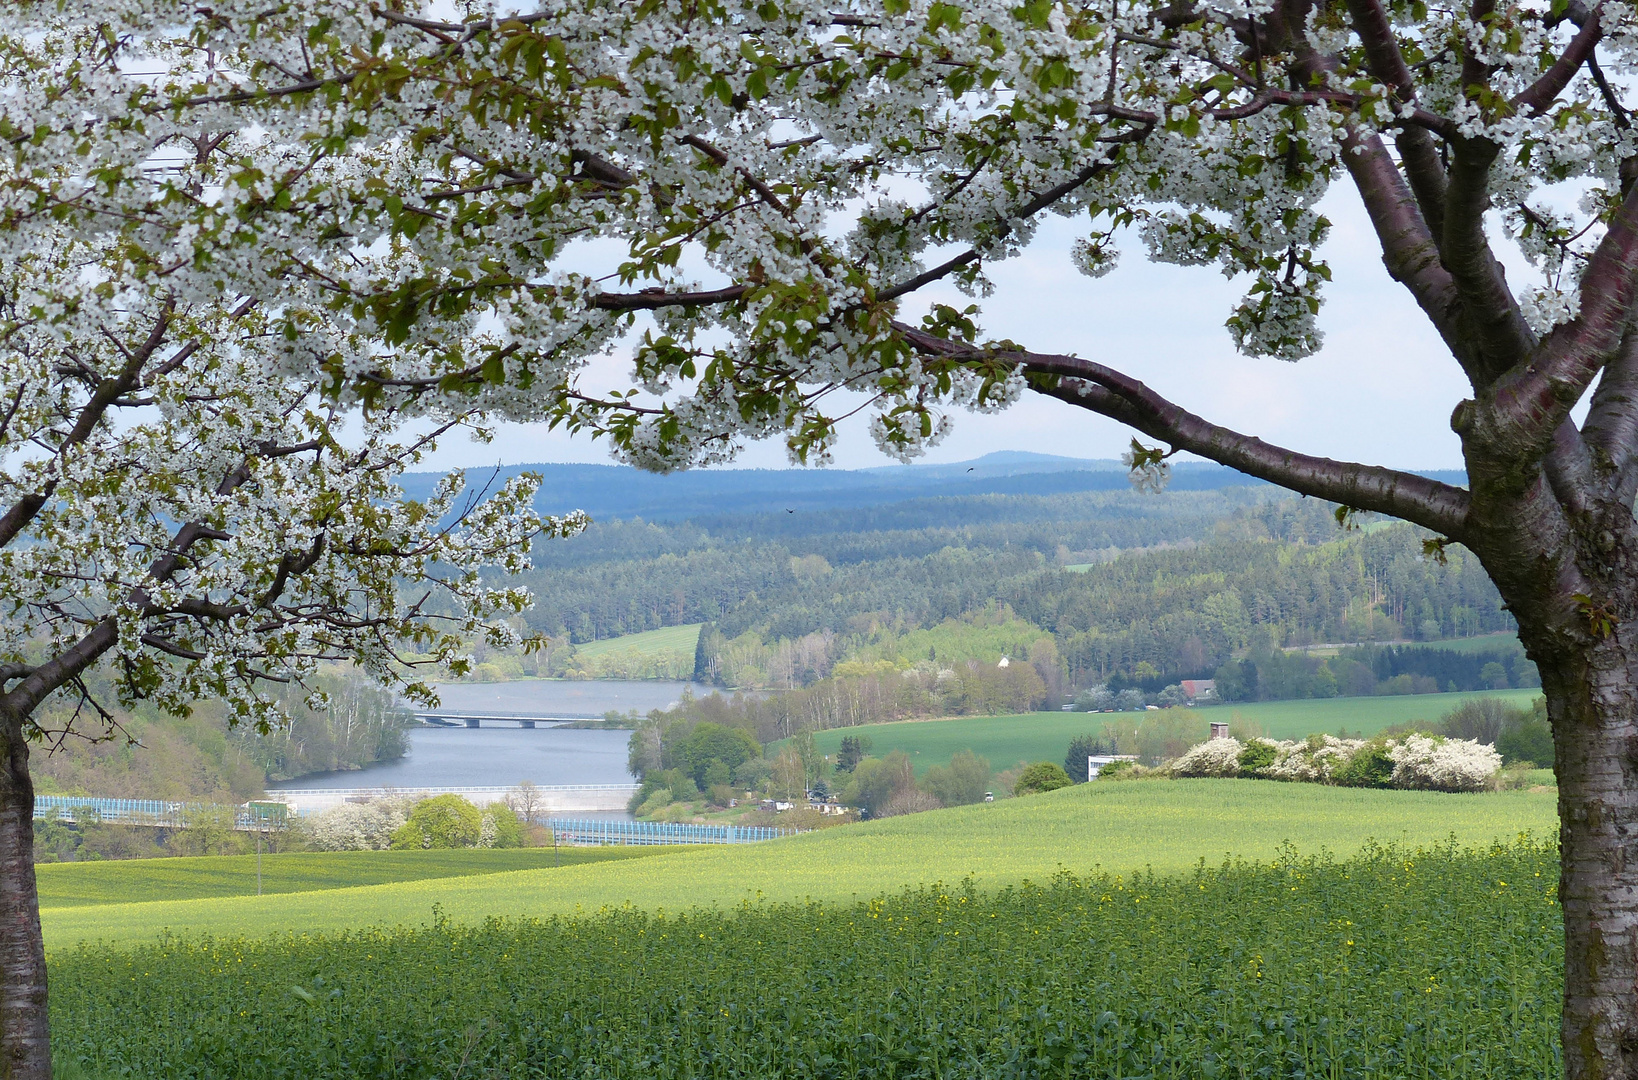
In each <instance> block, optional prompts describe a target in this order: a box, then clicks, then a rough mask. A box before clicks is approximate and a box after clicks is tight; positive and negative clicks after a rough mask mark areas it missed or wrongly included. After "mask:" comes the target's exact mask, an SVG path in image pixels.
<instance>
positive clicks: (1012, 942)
mask: <svg viewBox="0 0 1638 1080" xmlns="http://www.w3.org/2000/svg"><path fill="white" fill-rule="evenodd" d="M1555 880H1556V861H1555V855H1554V852H1553V850H1552V849H1551V847H1550V846H1548V845H1546V844H1539V843H1534V842H1531V841H1528V840H1520V841H1518V842H1516V843H1513V844H1511V845H1498V846H1495V847H1492V848H1489V849H1485V850H1457V849H1456V848H1455V847H1454V846H1449V847H1445V848H1443V849H1439V850H1433V851H1419V852H1417V853H1415V854H1409V853H1407V852H1406V851H1404V850H1402V849H1394V848H1379V847H1372V848H1368V849H1367V850H1366V851H1364V852H1363V853H1362V854H1360V855H1359V856H1357V857H1355V858H1353V859H1350V860H1347V861H1342V862H1336V861H1331V860H1329V859H1326V858H1298V857H1297V855H1296V854H1295V852H1293V851H1289V850H1288V851H1286V852H1284V853H1283V854H1282V855H1281V856H1280V857H1279V858H1278V859H1277V860H1275V861H1274V862H1272V863H1267V864H1251V863H1229V864H1225V865H1223V866H1221V867H1218V868H1215V869H1208V868H1206V867H1201V868H1200V869H1198V870H1197V871H1196V872H1194V873H1193V874H1189V875H1185V876H1181V877H1169V878H1168V877H1156V876H1150V875H1140V876H1137V877H1129V878H1125V879H1122V878H1118V877H1111V876H1098V875H1094V876H1086V877H1075V876H1071V875H1069V874H1068V873H1060V874H1059V875H1057V876H1056V877H1054V878H1053V879H1051V880H1050V881H1047V882H1043V883H1038V884H1025V885H1023V886H1019V887H1014V888H1009V889H1005V890H1001V891H999V892H993V893H987V892H981V891H978V890H975V889H973V888H971V887H970V886H965V885H958V886H951V887H941V886H933V887H927V888H921V889H916V890H906V891H904V892H901V893H899V894H896V895H892V896H888V897H885V898H880V899H876V900H871V901H866V902H859V903H855V904H845V905H823V904H817V903H812V904H805V905H804V904H772V903H746V904H744V905H742V906H741V907H740V908H738V909H737V910H732V911H727V912H722V911H705V912H695V913H690V914H683V915H671V916H668V915H658V914H650V913H644V912H641V911H638V910H635V909H629V908H628V909H623V910H605V911H604V912H602V913H599V914H596V915H589V916H578V917H565V918H553V919H547V920H544V921H517V922H513V921H501V920H493V921H490V922H488V923H486V924H484V925H481V926H462V925H458V924H456V923H453V922H450V921H448V920H444V919H441V918H440V919H438V920H436V921H434V922H433V923H432V924H430V925H426V926H423V927H420V928H417V929H400V930H396V931H364V932H356V933H351V934H343V935H338V936H334V937H325V936H302V937H295V936H292V937H287V938H283V939H273V940H264V941H260V942H227V941H219V940H218V941H211V940H200V941H193V942H189V941H183V940H176V939H171V940H166V941H163V942H161V943H159V944H156V945H150V946H144V947H140V948H137V949H134V950H132V949H126V950H113V949H100V948H83V947H82V948H80V949H78V950H71V951H64V952H60V953H58V954H56V955H55V956H54V958H53V962H52V972H51V975H52V995H53V999H52V1000H53V1004H52V1016H53V1023H54V1025H55V1030H56V1037H57V1040H58V1046H59V1048H60V1052H62V1053H63V1054H64V1055H65V1056H67V1057H68V1058H71V1059H74V1060H76V1061H77V1062H78V1063H80V1064H81V1065H83V1066H84V1067H85V1068H86V1069H87V1070H88V1071H89V1072H90V1073H91V1074H93V1075H136V1076H143V1077H151V1078H154V1080H160V1078H171V1077H174V1078H189V1080H192V1078H207V1077H221V1076H233V1077H236V1078H238V1080H263V1078H267V1080H272V1078H296V1077H304V1078H305V1077H321V1076H335V1077H340V1076H348V1077H365V1078H388V1077H391V1078H427V1080H431V1078H433V1077H439V1078H448V1077H452V1076H460V1077H462V1078H463V1080H476V1078H486V1077H487V1078H501V1077H522V1076H531V1077H533V1076H550V1077H586V1078H592V1077H599V1078H603V1077H607V1078H615V1077H631V1078H633V1080H635V1078H639V1077H641V1078H644V1080H648V1078H660V1080H670V1078H678V1080H681V1078H689V1080H695V1078H697V1080H707V1078H724V1080H726V1078H747V1080H748V1078H752V1077H755V1078H759V1080H775V1078H783V1077H804V1078H832V1077H834V1078H842V1077H860V1078H882V1080H888V1078H895V1080H897V1078H905V1077H941V1078H966V1077H971V1078H975V1080H976V1078H979V1077H983V1078H986V1080H989V1078H1007V1077H1020V1078H1023V1077H1030V1078H1033V1077H1041V1078H1047V1077H1069V1076H1100V1077H1102V1076H1108V1077H1154V1078H1160V1077H1179V1078H1181V1077H1207V1078H1210V1077H1219V1076H1225V1077H1226V1076H1235V1077H1253V1076H1254V1077H1299V1076H1300V1077H1320V1076H1324V1077H1351V1078H1379V1077H1380V1078H1388V1077H1395V1078H1399V1077H1412V1076H1414V1077H1423V1076H1437V1077H1458V1076H1461V1077H1498V1078H1499V1077H1518V1076H1546V1075H1556V1074H1557V1072H1558V1064H1557V1062H1558V1058H1557V1016H1558V1006H1557V999H1558V995H1559V992H1560V981H1559V974H1558V972H1559V969H1560V963H1561V959H1562V951H1561V945H1560V940H1561V936H1560V927H1561V924H1560V918H1559V910H1558V908H1557V906H1556V903H1555V901H1554V893H1553V887H1552V886H1553V882H1554V881H1555ZM110 1016H118V1017H119V1018H120V1022H119V1023H118V1024H110V1023H108V1022H107V1018H108V1017H110Z"/></svg>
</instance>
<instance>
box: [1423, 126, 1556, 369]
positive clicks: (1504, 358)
mask: <svg viewBox="0 0 1638 1080" xmlns="http://www.w3.org/2000/svg"><path fill="white" fill-rule="evenodd" d="M1499 151H1500V147H1498V146H1497V145H1496V144H1495V143H1493V142H1490V141H1488V140H1485V139H1458V140H1456V141H1455V142H1453V143H1452V144H1451V161H1450V185H1449V187H1448V188H1447V189H1446V193H1445V229H1444V234H1443V235H1442V236H1441V238H1440V242H1439V252H1440V255H1441V256H1442V257H1443V260H1444V265H1445V268H1446V269H1447V270H1449V271H1450V276H1451V279H1452V280H1453V281H1454V282H1455V283H1456V292H1457V295H1458V296H1459V297H1460V298H1461V306H1460V310H1459V313H1458V318H1459V319H1460V321H1461V323H1462V324H1463V325H1464V326H1465V327H1466V329H1467V333H1468V335H1469V336H1470V337H1471V339H1472V340H1473V341H1474V343H1475V344H1476V345H1477V347H1478V352H1477V355H1476V356H1474V357H1473V362H1472V368H1471V369H1470V370H1469V372H1468V375H1469V377H1470V378H1471V379H1472V380H1473V385H1474V387H1475V388H1481V387H1484V386H1487V385H1489V384H1490V383H1491V382H1493V381H1495V380H1496V379H1497V378H1499V377H1500V376H1501V375H1502V374H1503V373H1504V372H1506V371H1508V370H1509V369H1510V368H1512V367H1514V366H1515V365H1517V364H1518V363H1520V362H1521V361H1523V360H1524V359H1525V358H1527V357H1528V356H1529V355H1530V353H1531V352H1532V351H1533V350H1534V349H1535V346H1536V336H1535V334H1534V333H1533V332H1532V331H1531V330H1530V325H1529V324H1528V323H1526V322H1525V321H1524V315H1523V314H1522V313H1521V312H1520V311H1519V305H1518V301H1517V300H1515V299H1514V298H1513V292H1512V290H1511V289H1509V288H1508V287H1507V275H1506V272H1505V271H1504V270H1503V269H1502V266H1501V263H1499V262H1497V261H1496V256H1495V253H1494V252H1493V251H1491V249H1490V241H1489V240H1488V239H1487V238H1486V236H1485V230H1484V215H1485V211H1487V210H1489V209H1490V166H1491V165H1492V164H1493V163H1494V162H1495V160H1496V155H1497V153H1498V152H1499Z"/></svg>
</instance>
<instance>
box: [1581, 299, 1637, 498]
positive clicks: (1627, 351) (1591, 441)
mask: <svg viewBox="0 0 1638 1080" xmlns="http://www.w3.org/2000/svg"><path fill="white" fill-rule="evenodd" d="M1581 435H1582V438H1584V439H1586V440H1587V445H1588V446H1589V447H1590V448H1591V449H1592V451H1593V452H1594V453H1595V454H1598V455H1599V456H1600V457H1602V458H1603V459H1604V460H1605V461H1606V462H1608V463H1609V464H1610V465H1612V466H1614V467H1616V468H1617V469H1619V468H1621V467H1623V466H1624V465H1626V464H1627V462H1628V461H1630V460H1632V459H1633V457H1634V453H1635V451H1638V328H1635V327H1633V326H1632V325H1631V324H1628V326H1627V332H1626V333H1625V334H1624V335H1622V338H1621V346H1620V348H1619V349H1617V350H1616V354H1615V356H1614V357H1613V358H1612V359H1611V361H1610V362H1609V363H1608V364H1606V365H1605V366H1604V372H1603V374H1602V375H1601V376H1600V377H1599V380H1598V386H1597V387H1596V388H1595V389H1594V390H1593V395H1592V402H1591V404H1590V406H1589V408H1588V409H1587V419H1586V421H1585V422H1584V423H1583V424H1582V425H1581ZM1628 501H1629V502H1630V499H1629V500H1628Z"/></svg>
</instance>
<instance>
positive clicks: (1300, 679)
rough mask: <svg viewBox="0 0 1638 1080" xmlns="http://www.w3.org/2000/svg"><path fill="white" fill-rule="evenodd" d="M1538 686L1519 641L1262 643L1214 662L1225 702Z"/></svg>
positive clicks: (1220, 692)
mask: <svg viewBox="0 0 1638 1080" xmlns="http://www.w3.org/2000/svg"><path fill="white" fill-rule="evenodd" d="M1540 685H1541V676H1540V675H1539V674H1538V673H1537V671H1536V666H1535V665H1534V664H1532V663H1531V662H1530V661H1529V659H1528V658H1526V657H1525V655H1524V650H1523V649H1521V648H1519V647H1518V644H1517V641H1516V640H1515V641H1514V642H1513V643H1512V647H1511V648H1503V647H1498V648H1496V649H1493V650H1485V651H1480V652H1471V653H1467V652H1457V651H1455V650H1453V649H1439V648H1433V647H1425V646H1415V647H1408V648H1396V647H1387V648H1373V647H1361V648H1353V649H1343V650H1341V651H1340V652H1339V653H1338V654H1337V655H1336V656H1332V657H1329V658H1320V657H1314V656H1309V655H1306V654H1303V653H1297V652H1279V651H1272V650H1266V649H1265V650H1261V651H1258V652H1254V653H1253V654H1252V655H1250V656H1247V657H1246V658H1245V659H1243V660H1230V661H1228V662H1226V663H1224V664H1223V665H1222V666H1221V667H1219V668H1218V669H1217V672H1216V691H1217V696H1218V697H1219V698H1221V699H1222V700H1224V701H1284V700H1288V699H1292V698H1329V697H1365V696H1368V695H1372V694H1377V695H1391V694H1438V693H1450V692H1454V691H1461V690H1505V689H1508V688H1510V687H1512V688H1520V687H1535V686H1540Z"/></svg>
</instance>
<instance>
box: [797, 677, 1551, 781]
mask: <svg viewBox="0 0 1638 1080" xmlns="http://www.w3.org/2000/svg"><path fill="white" fill-rule="evenodd" d="M1539 694H1540V691H1539V690H1484V691H1476V692H1474V693H1467V694H1415V695H1400V696H1394V697H1363V698H1326V699H1323V700H1309V701H1256V702H1247V703H1245V704H1240V705H1213V706H1209V707H1204V708H1196V709H1193V710H1191V712H1192V713H1194V714H1195V715H1196V716H1197V717H1198V718H1199V724H1200V738H1201V739H1202V740H1203V739H1205V738H1206V735H1207V730H1208V729H1207V724H1208V723H1210V722H1211V721H1213V720H1227V721H1229V722H1231V723H1232V722H1233V721H1235V720H1236V719H1245V720H1250V721H1254V722H1255V723H1257V724H1260V725H1261V726H1262V728H1263V730H1264V732H1266V733H1267V734H1268V735H1269V736H1271V737H1272V738H1276V739H1301V738H1304V737H1305V736H1308V735H1311V734H1313V733H1315V732H1323V733H1326V734H1332V735H1334V734H1336V733H1337V732H1338V731H1339V730H1342V729H1344V728H1346V729H1347V730H1348V732H1349V733H1350V734H1353V733H1360V732H1363V733H1364V734H1366V735H1370V734H1374V733H1375V732H1378V731H1381V730H1382V729H1383V728H1385V727H1388V726H1390V725H1392V724H1403V723H1409V722H1410V721H1412V720H1428V721H1437V720H1438V719H1439V718H1440V717H1441V716H1443V715H1444V714H1445V713H1447V712H1449V711H1450V710H1451V709H1452V708H1453V707H1455V706H1456V705H1457V704H1458V703H1459V702H1462V701H1465V700H1467V699H1468V698H1475V697H1496V698H1502V699H1503V700H1505V701H1510V702H1513V703H1514V704H1517V705H1526V706H1527V705H1528V704H1529V703H1530V702H1531V701H1532V700H1534V699H1535V698H1536V697H1537V696H1539ZM1120 715H1121V717H1122V718H1125V717H1127V714H1120ZM1130 718H1132V719H1141V717H1140V716H1139V715H1137V714H1131V716H1130ZM1114 719H1117V717H1116V715H1115V714H1111V713H1066V712H1055V713H1022V714H1019V715H1014V716H961V717H956V718H953V719H949V720H912V721H905V722H903V723H897V724H867V725H865V726H863V727H856V728H833V729H832V730H830V731H821V732H818V733H817V734H815V735H814V741H815V742H816V743H817V744H818V745H819V749H820V751H821V752H822V753H825V754H834V753H836V751H837V749H838V748H839V747H840V746H841V743H842V737H843V736H845V735H852V736H855V737H859V736H865V737H868V738H869V739H870V742H871V749H870V752H871V753H872V754H874V755H876V756H877V757H880V756H881V755H883V754H886V753H888V752H889V751H892V750H903V751H904V752H905V753H906V754H909V755H910V760H911V761H912V762H913V763H914V765H915V767H916V772H917V773H918V774H919V773H922V772H925V771H926V770H927V769H928V768H929V767H931V766H933V765H943V764H945V763H946V762H948V761H949V760H950V755H951V754H953V753H955V752H956V751H957V750H971V751H972V752H973V753H975V754H978V755H980V756H981V757H986V758H988V759H989V761H990V765H991V767H992V768H994V769H996V770H998V771H999V770H1001V769H1005V768H1009V767H1010V766H1012V765H1015V764H1017V763H1018V762H1020V761H1056V762H1060V763H1061V762H1062V761H1063V759H1064V753H1065V751H1067V750H1068V749H1069V742H1070V740H1071V739H1073V738H1075V736H1077V735H1097V734H1098V733H1099V732H1100V731H1102V729H1103V725H1104V723H1105V722H1106V721H1109V720H1114ZM769 752H770V754H772V753H775V752H776V751H775V750H772V749H770V751H769Z"/></svg>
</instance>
